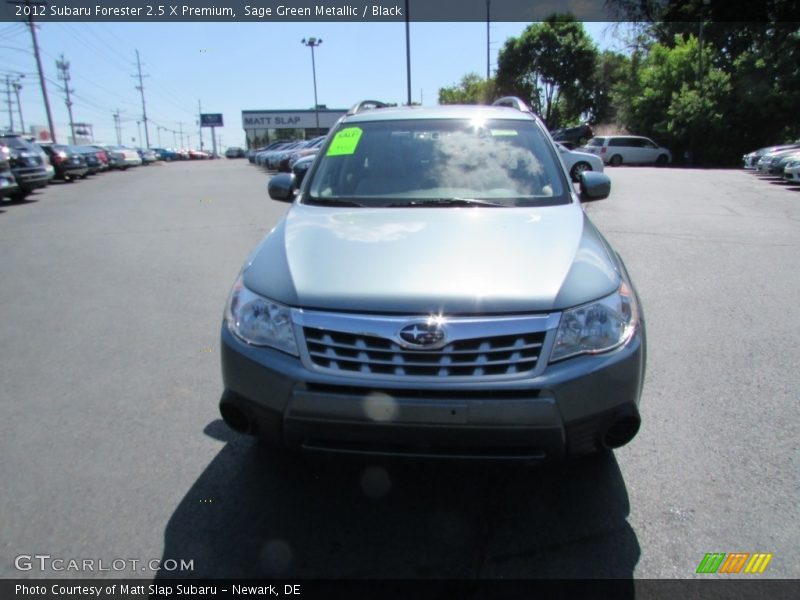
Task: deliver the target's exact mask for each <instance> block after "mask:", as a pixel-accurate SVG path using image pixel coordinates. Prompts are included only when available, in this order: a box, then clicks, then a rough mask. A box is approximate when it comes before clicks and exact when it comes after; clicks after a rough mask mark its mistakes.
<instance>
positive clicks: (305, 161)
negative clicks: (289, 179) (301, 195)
mask: <svg viewBox="0 0 800 600" xmlns="http://www.w3.org/2000/svg"><path fill="white" fill-rule="evenodd" d="M316 158H317V155H316V154H307V155H305V156H301V157H300V158H298V159H297V160H296V161H295V162H294V164H293V165H292V173H294V177H295V181H296V185H297V187H298V188H299V187H300V184H302V183H303V179H305V176H306V173H308V170H309V169H310V168H311V165H312V164H314V159H316Z"/></svg>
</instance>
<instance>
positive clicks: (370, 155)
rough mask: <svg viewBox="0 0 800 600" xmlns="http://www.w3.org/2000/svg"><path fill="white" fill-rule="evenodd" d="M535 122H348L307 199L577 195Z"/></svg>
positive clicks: (552, 198)
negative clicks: (566, 179)
mask: <svg viewBox="0 0 800 600" xmlns="http://www.w3.org/2000/svg"><path fill="white" fill-rule="evenodd" d="M556 161H557V158H556V156H555V154H554V152H553V148H552V145H551V144H550V142H549V141H548V140H547V139H546V138H545V136H544V134H543V132H542V131H541V130H540V129H539V127H537V126H536V124H535V123H534V122H533V121H524V120H517V119H514V120H512V119H508V120H506V119H503V120H482V121H480V122H476V121H470V120H465V119H464V120H462V119H437V120H434V119H417V120H407V121H406V120H402V121H370V122H359V123H352V124H348V123H345V124H344V125H343V126H342V127H341V128H340V129H338V131H336V132H335V134H334V135H332V136H331V141H330V142H329V143H328V145H327V148H326V149H325V150H324V151H323V156H322V157H321V160H320V163H319V166H318V167H317V168H316V172H315V174H314V175H313V180H312V181H311V183H310V186H309V188H308V189H309V192H308V196H307V197H306V198H305V199H304V200H303V201H304V202H307V203H310V204H314V203H318V204H324V205H335V204H337V203H341V204H347V205H349V206H353V205H355V206H443V205H454V206H464V205H471V204H476V205H481V206H539V205H553V204H566V203H569V202H570V196H569V194H568V192H567V187H566V185H565V181H564V178H563V174H561V172H560V170H559V168H558V164H557V162H556Z"/></svg>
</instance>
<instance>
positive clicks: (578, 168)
mask: <svg viewBox="0 0 800 600" xmlns="http://www.w3.org/2000/svg"><path fill="white" fill-rule="evenodd" d="M591 170H592V165H590V164H589V163H587V162H584V161H581V162H578V163H575V164H574V165H573V166H572V170H570V172H569V176H570V177H572V181H580V180H581V173H585V172H586V171H591Z"/></svg>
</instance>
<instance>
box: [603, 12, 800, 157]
mask: <svg viewBox="0 0 800 600" xmlns="http://www.w3.org/2000/svg"><path fill="white" fill-rule="evenodd" d="M607 4H608V5H609V6H611V7H612V8H613V9H616V10H617V11H618V16H619V18H621V19H622V20H627V21H642V20H643V19H644V18H646V19H648V20H649V23H646V24H645V25H643V26H640V28H639V33H640V34H642V37H647V38H648V39H649V43H648V44H645V45H644V46H643V52H642V54H641V65H642V66H643V70H642V71H639V72H634V73H632V81H631V82H630V83H629V84H627V85H618V86H617V87H616V88H615V92H614V94H613V96H614V98H615V101H617V104H618V107H619V113H620V118H621V120H622V121H623V122H624V123H625V124H626V125H628V127H629V128H631V129H632V130H633V129H635V130H636V131H637V132H642V133H646V132H650V133H653V135H658V134H659V132H663V134H664V135H665V136H671V137H672V138H673V139H674V142H673V144H674V145H676V146H678V147H681V148H685V149H686V150H690V151H692V152H693V153H694V154H695V157H696V158H698V159H699V160H700V161H701V162H703V161H705V162H707V163H727V164H736V163H738V161H739V159H740V156H741V155H742V154H743V153H744V152H747V151H750V150H752V149H754V148H757V147H759V146H766V145H769V144H773V143H778V142H784V141H787V140H793V139H796V138H798V137H799V136H800V115H798V112H797V106H798V105H800V60H798V58H800V27H798V16H797V15H798V14H800V13H798V6H797V0H763V1H762V2H750V3H746V4H741V3H730V2H727V3H726V2H719V1H711V2H705V1H704V0H682V1H681V2H669V3H663V2H662V3H658V2H655V1H653V0H607ZM634 71H635V69H634ZM660 111H663V112H660ZM673 150H674V148H673Z"/></svg>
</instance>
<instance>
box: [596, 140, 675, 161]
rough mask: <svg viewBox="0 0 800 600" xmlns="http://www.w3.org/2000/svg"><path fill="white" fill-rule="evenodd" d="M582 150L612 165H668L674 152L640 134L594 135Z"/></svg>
mask: <svg viewBox="0 0 800 600" xmlns="http://www.w3.org/2000/svg"><path fill="white" fill-rule="evenodd" d="M581 151H586V152H591V153H592V154H596V155H597V156H599V157H600V158H601V159H603V162H604V163H605V164H607V165H611V166H612V167H617V166H619V165H621V164H623V163H624V164H630V165H642V164H650V163H655V164H657V165H661V166H663V165H666V164H669V163H670V162H672V154H670V151H669V150H667V149H666V148H662V147H661V146H659V145H658V144H656V143H655V142H654V141H653V140H651V139H650V138H646V137H641V136H638V135H607V136H602V137H593V138H592V139H591V140H589V141H588V142H587V144H586V146H585V147H584V148H581Z"/></svg>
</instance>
